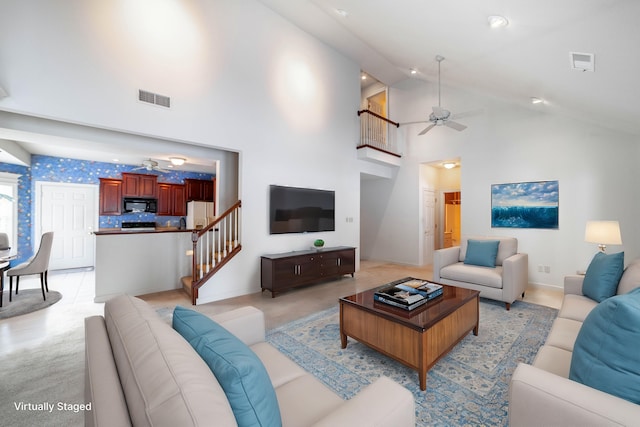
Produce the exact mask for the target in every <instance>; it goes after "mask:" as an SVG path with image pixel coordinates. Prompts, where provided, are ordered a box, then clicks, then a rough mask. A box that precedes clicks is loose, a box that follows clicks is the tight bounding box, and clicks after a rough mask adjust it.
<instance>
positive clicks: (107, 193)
mask: <svg viewBox="0 0 640 427" xmlns="http://www.w3.org/2000/svg"><path fill="white" fill-rule="evenodd" d="M120 214H122V180H120V179H112V178H100V215H120Z"/></svg>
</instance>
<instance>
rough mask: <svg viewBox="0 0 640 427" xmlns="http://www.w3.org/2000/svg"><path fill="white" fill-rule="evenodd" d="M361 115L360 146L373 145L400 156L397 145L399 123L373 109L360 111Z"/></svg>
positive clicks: (375, 147)
mask: <svg viewBox="0 0 640 427" xmlns="http://www.w3.org/2000/svg"><path fill="white" fill-rule="evenodd" d="M358 116H359V117H360V141H359V142H358V148H363V147H371V148H373V149H375V150H379V151H382V152H385V153H388V154H391V155H394V156H398V157H400V153H399V150H398V145H397V133H398V128H399V127H400V124H399V123H396V122H394V121H391V120H389V119H387V118H386V117H383V116H381V115H380V114H378V113H375V112H373V111H371V110H360V111H358Z"/></svg>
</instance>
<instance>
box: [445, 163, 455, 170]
mask: <svg viewBox="0 0 640 427" xmlns="http://www.w3.org/2000/svg"><path fill="white" fill-rule="evenodd" d="M442 166H443V167H444V168H445V169H453V168H455V167H456V164H455V163H454V162H445V163H443V164H442Z"/></svg>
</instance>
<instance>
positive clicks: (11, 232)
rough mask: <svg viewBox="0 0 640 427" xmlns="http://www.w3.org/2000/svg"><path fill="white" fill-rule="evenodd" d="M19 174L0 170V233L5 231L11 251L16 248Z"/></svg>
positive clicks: (14, 250) (14, 251)
mask: <svg viewBox="0 0 640 427" xmlns="http://www.w3.org/2000/svg"><path fill="white" fill-rule="evenodd" d="M20 176H21V175H18V174H15V173H8V172H0V233H7V235H8V236H9V244H10V245H11V253H16V252H17V250H18V178H20Z"/></svg>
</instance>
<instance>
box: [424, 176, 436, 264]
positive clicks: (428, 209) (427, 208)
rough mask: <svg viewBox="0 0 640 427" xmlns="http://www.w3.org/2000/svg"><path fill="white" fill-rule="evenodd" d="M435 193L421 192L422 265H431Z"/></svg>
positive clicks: (431, 191) (429, 191)
mask: <svg viewBox="0 0 640 427" xmlns="http://www.w3.org/2000/svg"><path fill="white" fill-rule="evenodd" d="M435 211H436V193H435V191H433V190H427V189H425V190H422V217H423V218H424V224H423V226H424V247H423V251H424V252H423V253H424V265H431V264H433V251H434V237H435Z"/></svg>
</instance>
